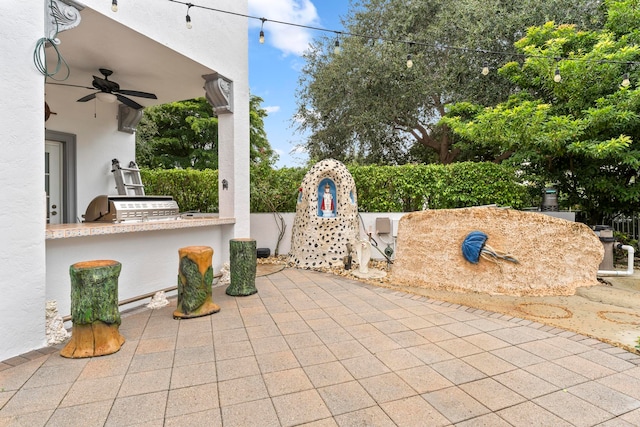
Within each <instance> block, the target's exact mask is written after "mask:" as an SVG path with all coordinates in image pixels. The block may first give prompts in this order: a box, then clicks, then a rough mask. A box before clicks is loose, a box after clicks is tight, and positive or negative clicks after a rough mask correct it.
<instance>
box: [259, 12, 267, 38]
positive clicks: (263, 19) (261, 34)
mask: <svg viewBox="0 0 640 427" xmlns="http://www.w3.org/2000/svg"><path fill="white" fill-rule="evenodd" d="M260 20H261V21H262V24H261V25H260V39H259V40H260V44H264V21H266V19H265V18H260Z"/></svg>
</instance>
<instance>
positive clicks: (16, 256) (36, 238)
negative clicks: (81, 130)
mask: <svg viewBox="0 0 640 427" xmlns="http://www.w3.org/2000/svg"><path fill="white" fill-rule="evenodd" d="M18 9H19V11H18ZM0 16H4V17H11V19H5V20H4V21H6V22H3V25H2V26H1V27H0V37H2V40H3V42H2V50H3V51H2V54H3V58H4V59H3V60H2V61H0V75H1V76H2V79H1V83H0V130H1V131H2V138H0V147H1V150H2V154H1V155H0V206H2V214H1V215H0V218H1V220H0V242H2V244H0V277H2V280H1V281H0V294H1V295H2V298H0V342H1V343H2V345H0V360H3V359H6V358H8V357H11V356H15V355H17V354H20V353H23V352H26V351H29V350H31V349H33V348H37V347H40V346H43V345H44V343H45V339H44V338H45V335H44V303H45V294H44V289H45V280H44V279H45V267H44V266H45V264H44V258H45V244H44V226H45V195H44V187H43V179H44V178H43V177H44V128H43V126H42V123H43V117H44V102H43V100H44V84H43V82H44V81H43V77H42V76H41V75H40V74H39V73H38V72H37V71H36V69H35V67H34V66H33V50H34V48H35V44H36V41H37V40H38V39H39V38H40V37H42V34H43V33H44V31H43V22H44V7H43V4H42V2H39V1H35V2H33V1H30V2H24V4H23V3H22V2H21V4H20V6H19V7H16V4H15V3H14V2H8V1H3V2H0Z"/></svg>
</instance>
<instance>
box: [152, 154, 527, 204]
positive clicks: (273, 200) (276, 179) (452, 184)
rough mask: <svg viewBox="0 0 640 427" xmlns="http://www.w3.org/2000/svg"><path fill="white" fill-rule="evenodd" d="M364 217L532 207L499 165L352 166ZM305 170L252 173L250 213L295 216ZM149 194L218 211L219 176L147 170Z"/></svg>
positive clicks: (515, 178) (256, 169)
mask: <svg viewBox="0 0 640 427" xmlns="http://www.w3.org/2000/svg"><path fill="white" fill-rule="evenodd" d="M348 169H349V172H350V173H351V175H352V176H353V179H354V180H355V183H356V192H357V195H358V209H359V210H360V211H362V212H411V211H417V210H422V209H425V208H430V209H449V208H461V207H467V206H478V205H489V204H497V205H500V206H511V207H513V208H515V209H520V208H523V207H526V206H532V204H533V203H532V200H531V198H530V196H529V192H528V189H527V187H526V186H524V185H522V184H521V183H520V182H519V180H518V176H517V174H516V172H515V170H513V169H511V168H509V167H506V166H503V165H499V164H495V163H472V162H464V163H453V164H450V165H438V164H431V165H402V166H349V167H348ZM306 172H307V170H306V169H303V168H282V169H271V168H269V167H265V166H264V165H263V166H253V167H252V168H251V212H274V211H277V212H295V209H296V201H297V197H298V188H299V187H300V184H301V183H302V180H303V178H304V175H305V173H306ZM142 182H144V184H145V188H146V193H147V194H162V195H171V196H173V198H174V199H175V200H176V201H177V203H178V206H179V207H180V210H181V211H183V212H184V211H200V212H218V172H217V171H214V170H208V169H207V170H203V171H197V170H191V169H186V170H182V169H171V170H158V169H154V170H148V169H147V170H142Z"/></svg>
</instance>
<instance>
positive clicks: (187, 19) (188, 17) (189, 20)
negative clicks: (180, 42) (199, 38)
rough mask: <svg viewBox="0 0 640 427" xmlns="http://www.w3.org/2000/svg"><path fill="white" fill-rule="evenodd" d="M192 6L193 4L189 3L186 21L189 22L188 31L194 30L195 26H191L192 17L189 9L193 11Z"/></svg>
mask: <svg viewBox="0 0 640 427" xmlns="http://www.w3.org/2000/svg"><path fill="white" fill-rule="evenodd" d="M191 6H193V5H192V4H191V3H187V17H186V18H185V19H186V21H187V29H188V30H190V29H192V28H193V25H191V16H189V9H191Z"/></svg>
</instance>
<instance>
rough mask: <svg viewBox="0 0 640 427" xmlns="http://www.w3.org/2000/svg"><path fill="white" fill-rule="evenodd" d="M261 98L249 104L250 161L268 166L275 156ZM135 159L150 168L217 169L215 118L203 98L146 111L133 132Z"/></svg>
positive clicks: (149, 108) (216, 122) (251, 100)
mask: <svg viewBox="0 0 640 427" xmlns="http://www.w3.org/2000/svg"><path fill="white" fill-rule="evenodd" d="M262 101H263V100H262V98H260V97H258V96H254V95H252V96H251V98H250V101H249V126H250V127H249V138H250V150H251V152H250V159H251V162H252V163H254V164H256V163H262V162H266V163H267V164H271V163H273V162H274V161H275V160H276V154H275V153H274V151H273V150H272V149H271V146H270V144H269V141H268V140H267V134H266V132H265V130H264V118H265V117H266V116H267V112H266V110H265V109H263V108H262V107H261V106H260V104H261V103H262ZM136 159H137V160H138V164H139V165H140V166H144V167H149V168H161V169H172V168H183V169H186V168H193V169H217V168H218V118H217V117H216V115H215V113H214V111H213V108H212V107H211V105H210V104H209V103H208V102H207V101H206V99H205V98H204V97H203V98H196V99H190V100H186V101H179V102H171V103H169V104H163V105H158V106H154V107H148V108H145V111H144V116H143V118H142V120H141V121H140V123H139V124H138V129H137V132H136Z"/></svg>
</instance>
